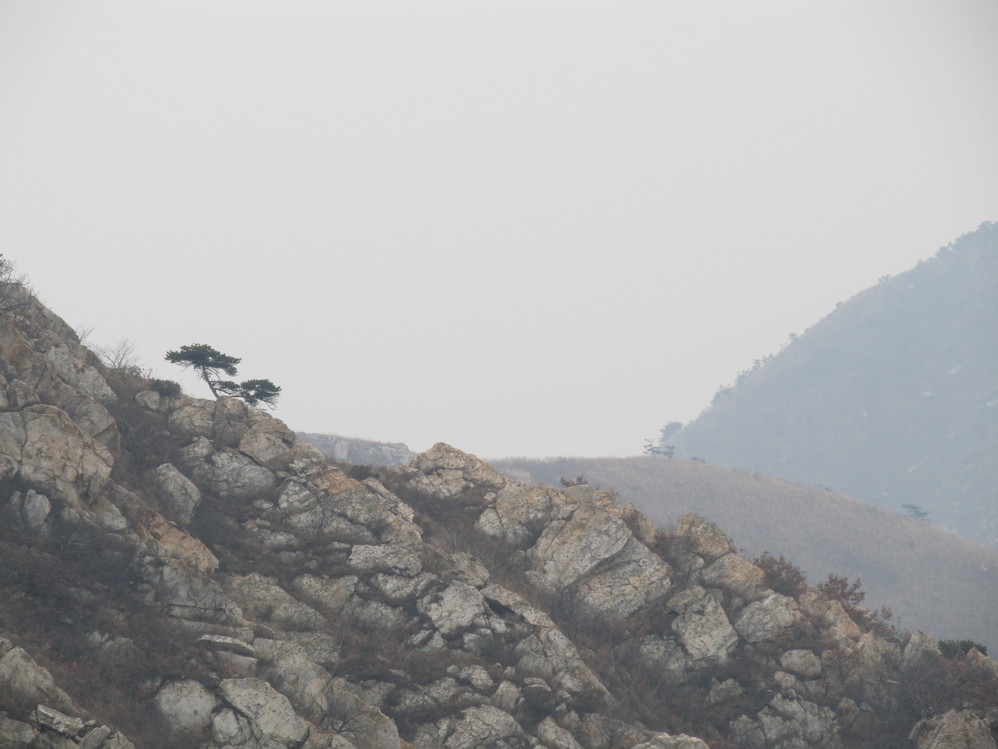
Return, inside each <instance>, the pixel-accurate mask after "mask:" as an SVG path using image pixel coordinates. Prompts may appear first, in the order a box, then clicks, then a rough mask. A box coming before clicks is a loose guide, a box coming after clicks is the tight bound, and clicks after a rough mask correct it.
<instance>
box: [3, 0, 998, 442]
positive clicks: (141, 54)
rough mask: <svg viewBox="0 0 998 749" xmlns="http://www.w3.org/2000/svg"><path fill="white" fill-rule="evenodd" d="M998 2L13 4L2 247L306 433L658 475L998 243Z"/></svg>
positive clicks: (85, 321)
mask: <svg viewBox="0 0 998 749" xmlns="http://www.w3.org/2000/svg"><path fill="white" fill-rule="evenodd" d="M996 39H998V3H996V2H995V1H994V0H937V1H935V2H929V1H927V0H877V1H876V2H869V0H862V1H858V0H855V1H854V0H834V2H831V1H829V2H811V1H804V0H793V1H788V2H770V1H768V0H760V1H758V2H752V3H746V2H744V1H743V0H738V1H737V2H736V1H734V0H732V1H730V2H709V1H707V2H692V1H690V2H685V1H684V2H678V1H673V0H655V1H654V2H628V1H626V0H624V1H615V2H600V3H593V2H578V1H577V0H572V1H571V2H569V1H567V0H566V1H565V2H545V1H544V0H541V1H540V2H538V1H536V0H532V1H531V2H516V1H513V2H509V1H503V2H475V1H472V0H459V1H455V2H411V1H407V2H377V1H375V2H371V1H369V0H364V1H363V2H361V1H360V0H358V1H357V2H349V3H347V2H336V1H335V0H322V1H314V2H309V1H307V0H297V1H292V2H277V1H276V0H273V1H272V2H262V1H261V0H197V1H196V2H195V1H185V0H170V2H136V1H135V0H118V1H117V2H109V1H106V0H87V2H79V1H78V0H61V1H54V0H0V252H3V253H4V254H6V256H7V257H9V258H11V259H13V260H15V261H16V262H17V264H18V266H19V268H20V269H21V270H22V271H24V272H26V273H27V274H28V275H29V277H30V279H31V281H32V283H33V285H34V286H35V288H36V291H37V292H38V294H39V296H40V297H41V298H42V300H43V301H44V302H46V303H47V304H48V305H49V306H50V307H51V308H52V309H53V310H54V311H55V312H57V313H58V314H60V315H61V316H62V317H64V318H65V319H66V320H67V322H69V323H70V324H71V325H73V326H74V327H77V328H92V330H93V332H92V333H91V337H90V340H91V341H92V342H94V343H104V344H106V343H110V342H112V341H113V340H115V339H129V340H131V341H134V342H136V343H137V344H138V347H139V355H140V358H141V362H142V364H143V365H145V366H146V367H148V368H150V369H151V370H153V372H154V374H155V375H156V376H159V377H168V378H171V379H179V380H181V381H182V382H183V383H184V386H185V389H186V390H187V391H188V392H190V393H192V394H195V395H203V396H207V395H208V393H207V389H206V388H205V387H204V386H203V385H200V384H198V383H197V382H196V381H194V380H193V379H192V378H191V377H189V376H187V375H184V374H182V373H181V371H180V370H179V369H178V368H176V367H175V366H173V365H170V364H168V363H166V362H165V361H163V356H164V353H165V352H166V351H167V350H168V349H172V348H178V347H179V346H181V345H183V344H186V343H195V342H203V343H209V344H211V345H213V346H215V347H216V348H219V349H221V350H222V351H224V352H226V353H229V354H232V355H235V356H241V357H242V358H243V364H242V366H241V367H240V371H239V378H240V379H248V378H253V377H267V378H270V379H272V380H274V381H275V382H276V383H278V384H279V385H281V386H283V388H284V394H283V396H282V398H281V400H280V403H279V407H278V409H277V410H276V412H275V414H276V415H277V416H279V417H280V418H282V419H284V420H285V421H286V422H287V423H288V424H289V426H291V427H292V428H294V429H297V430H304V431H321V432H329V433H335V434H343V435H348V436H355V437H365V438H371V439H379V440H389V441H401V442H406V443H407V444H408V445H409V446H410V447H411V448H413V449H416V450H422V449H425V448H427V447H429V446H430V445H431V444H432V443H434V442H437V441H446V442H450V443H451V444H453V445H455V446H457V447H460V448H461V449H464V450H467V451H469V452H474V453H477V454H479V455H482V456H484V457H502V456H510V455H529V456H543V455H559V454H560V455H586V456H596V455H630V454H638V453H640V452H641V448H642V446H643V441H644V438H653V437H657V435H658V430H659V428H660V427H661V426H662V425H663V424H665V423H666V422H668V421H673V420H677V421H688V420H690V419H693V418H695V417H696V415H697V414H698V413H699V412H700V411H701V410H702V409H703V408H704V407H705V406H706V405H707V404H708V403H709V401H710V399H711V397H712V396H713V394H714V392H715V391H716V390H717V389H718V387H719V386H720V385H723V384H728V383H730V382H731V381H732V380H733V378H734V376H735V374H736V373H737V372H738V371H739V370H741V369H745V368H746V367H749V366H751V364H752V361H753V360H754V359H755V358H757V357H761V356H763V355H765V354H767V353H771V352H774V351H776V350H778V349H779V347H780V345H781V344H782V343H783V342H784V341H785V340H786V339H787V336H788V334H789V333H791V332H795V333H801V332H803V331H804V330H805V329H806V328H807V327H809V326H810V325H812V324H814V323H815V322H816V321H817V320H818V319H820V318H821V317H822V316H824V315H825V314H827V313H828V312H830V311H831V310H832V309H833V308H834V306H835V304H836V302H838V301H843V300H845V299H848V298H849V297H851V296H852V295H854V294H856V293H858V292H859V291H861V290H863V289H864V288H866V287H868V286H871V285H873V284H874V283H876V281H877V279H878V278H879V277H880V276H882V275H884V274H894V273H899V272H902V271H904V270H906V269H908V268H910V267H911V266H913V265H914V264H915V263H916V262H917V261H918V260H919V259H922V258H927V257H930V256H931V255H933V254H934V253H935V251H936V250H937V249H938V248H939V247H940V246H941V245H945V244H948V243H949V242H950V241H952V240H954V239H956V237H957V236H959V235H960V234H963V233H965V232H968V231H971V230H973V229H975V228H976V227H977V226H978V225H979V224H980V223H981V222H982V221H985V220H995V219H998V44H996V41H995V40H996Z"/></svg>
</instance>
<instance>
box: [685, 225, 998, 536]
mask: <svg viewBox="0 0 998 749" xmlns="http://www.w3.org/2000/svg"><path fill="white" fill-rule="evenodd" d="M996 332H998V224H991V223H987V224H983V225H982V226H981V227H980V228H979V229H978V230H977V231H975V232H973V233H970V234H967V235H964V236H963V237H961V238H960V239H959V240H957V241H956V242H954V243H953V244H951V245H950V246H948V247H945V248H943V249H941V250H940V251H939V253H938V254H937V256H936V257H934V258H932V259H930V260H926V261H924V262H922V263H920V264H919V265H918V266H916V267H915V268H913V269H912V270H910V271H908V272H906V273H903V274H900V275H898V276H895V277H892V278H886V279H883V280H882V281H881V283H879V284H878V285H877V286H875V287H873V288H870V289H867V290H866V291H864V292H862V293H861V294H859V295H857V296H856V297H854V298H853V299H850V300H849V301H848V302H845V303H843V304H841V305H840V306H839V307H838V308H837V309H836V310H835V311H834V312H832V313H831V314H829V315H828V316H827V317H825V318H824V319H823V320H821V321H820V322H819V323H817V324H816V325H814V326H813V327H812V328H810V329H809V330H807V331H806V332H805V333H804V334H802V335H800V336H798V337H797V338H796V339H795V340H794V341H792V342H791V343H790V344H789V345H788V346H786V347H785V348H784V349H783V350H782V351H781V352H780V353H778V354H777V355H775V356H773V357H772V358H770V359H768V360H767V361H766V362H765V363H764V364H762V366H760V367H758V368H757V369H755V370H754V371H751V372H750V373H747V374H746V375H745V376H744V377H742V378H740V380H741V381H740V382H739V383H738V384H736V385H735V386H734V387H732V388H730V389H726V390H723V391H721V392H720V393H719V394H718V396H717V397H716V398H715V400H714V403H713V404H712V406H711V407H710V408H708V409H707V410H706V411H704V413H702V414H701V415H700V417H699V418H697V419H696V420H695V421H694V422H692V423H691V424H688V425H687V426H686V427H684V428H683V429H682V431H680V432H679V433H678V434H677V435H675V436H673V437H671V438H670V442H671V443H672V444H673V445H674V446H675V448H676V455H677V456H684V457H694V456H696V457H699V458H702V459H705V460H707V461H708V462H711V463H716V464H719V465H727V466H732V467H735V468H741V469H743V470H746V471H758V472H761V473H764V474H768V475H773V476H781V477H783V478H787V479H790V480H793V481H798V482H801V483H808V484H817V485H821V486H828V487H832V488H833V489H835V490H837V491H841V492H844V493H847V494H851V495H853V496H856V497H859V498H861V499H864V500H866V501H869V502H873V503H875V504H878V505H882V506H885V507H889V508H891V509H894V510H901V508H902V505H905V504H909V505H914V506H916V507H920V508H922V510H924V511H925V512H926V513H927V514H928V519H929V520H930V522H934V523H937V524H939V525H942V526H944V527H948V528H952V529H954V530H957V531H958V532H960V533H962V534H964V535H966V536H968V537H969V538H973V539H976V540H978V541H981V542H983V543H986V544H988V545H992V546H995V545H998V345H996V344H995V341H996Z"/></svg>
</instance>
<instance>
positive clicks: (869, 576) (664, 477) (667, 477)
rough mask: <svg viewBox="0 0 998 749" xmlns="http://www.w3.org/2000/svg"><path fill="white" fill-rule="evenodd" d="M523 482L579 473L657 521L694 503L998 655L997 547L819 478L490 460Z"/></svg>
mask: <svg viewBox="0 0 998 749" xmlns="http://www.w3.org/2000/svg"><path fill="white" fill-rule="evenodd" d="M493 465H494V466H495V467H496V468H497V469H498V470H500V471H503V472H505V473H507V474H508V475H510V476H512V477H514V478H517V479H527V480H531V481H536V482H541V483H545V484H549V485H552V486H558V485H559V481H560V478H561V477H562V476H578V475H580V474H581V475H583V476H585V477H586V479H588V480H589V481H590V482H592V483H594V484H599V485H600V486H602V487H603V488H605V489H614V490H615V491H617V492H618V493H619V494H620V498H621V501H622V502H632V503H633V504H634V505H635V506H636V507H638V508H639V509H640V510H641V511H642V512H644V513H645V514H647V515H648V516H649V517H650V518H651V519H652V520H653V521H654V522H655V524H656V525H659V526H662V527H670V526H672V525H673V524H674V523H675V521H676V519H677V518H679V517H680V516H682V515H684V514H685V513H688V512H696V513H698V514H701V515H704V516H706V517H707V518H709V519H711V520H713V521H714V522H716V523H717V524H718V525H719V526H720V527H721V528H722V529H723V530H724V531H725V532H727V533H728V534H729V535H731V537H732V538H733V539H734V541H735V544H736V546H737V547H738V548H739V550H741V553H742V555H743V556H744V557H746V558H749V559H752V558H754V557H757V556H759V555H760V554H762V552H764V551H769V552H771V553H773V554H784V555H785V556H786V557H787V559H788V560H791V561H793V562H794V563H796V564H797V565H799V566H800V567H801V568H803V569H804V570H805V571H806V572H807V574H808V579H809V581H810V582H811V583H812V584H817V583H819V582H821V581H822V580H824V579H825V578H827V576H828V575H829V574H832V573H834V574H838V575H844V576H846V577H848V578H857V577H858V578H861V579H862V581H863V589H864V590H865V591H866V599H865V601H864V604H865V605H866V606H868V607H870V608H879V607H881V606H886V607H889V608H890V609H892V610H893V612H894V615H895V622H896V623H897V624H899V625H900V627H901V628H902V629H906V630H913V629H921V630H924V631H926V632H928V633H929V634H930V635H932V636H933V637H938V638H940V639H961V638H970V639H973V640H975V641H978V642H981V643H983V644H985V645H987V646H988V647H989V649H991V650H992V652H998V551H996V550H993V549H989V548H986V547H984V546H980V545H978V544H975V543H973V542H971V541H968V540H966V539H964V538H962V537H960V536H957V535H956V534H953V533H949V532H947V531H944V530H942V529H940V528H938V527H935V526H932V525H929V524H928V523H925V522H922V521H919V520H915V519H913V518H910V517H907V516H905V515H900V514H897V513H892V512H888V511H886V510H884V509H881V508H877V507H874V506H872V505H869V504H866V503H864V502H860V501H859V500H856V499H853V498H851V497H847V496H844V495H840V494H835V493H833V492H830V491H826V490H824V489H820V488H816V487H808V486H801V485H799V484H793V483H790V482H788V481H783V480H780V479H774V478H770V477H767V476H761V475H754V474H751V473H746V472H744V471H738V470H734V469H729V468H720V467H717V466H711V465H704V464H701V463H696V462H692V461H686V460H667V459H665V458H650V457H635V458H601V459H582V458H551V459H546V460H526V459H509V460H502V461H494V462H493Z"/></svg>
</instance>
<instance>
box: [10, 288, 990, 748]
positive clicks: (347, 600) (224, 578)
mask: <svg viewBox="0 0 998 749" xmlns="http://www.w3.org/2000/svg"><path fill="white" fill-rule="evenodd" d="M8 293H12V292H10V291H9V290H8ZM19 293H23V299H22V300H21V301H22V302H23V303H22V304H15V305H6V307H7V309H6V310H5V311H4V312H2V313H0V315H2V317H0V482H2V483H0V747H46V748H52V749H73V748H74V747H81V748H83V749H112V748H113V749H126V748H127V747H139V748H145V747H153V748H158V747H185V748H186V747H197V748H201V749H223V748H225V749H228V748H230V747H231V748H235V747H242V748H245V749H292V748H295V747H306V748H309V749H402V748H403V747H405V748H407V749H408V748H410V747H415V748H416V749H477V748H479V747H494V748H495V749H527V748H541V747H544V748H546V749H705V748H706V747H712V748H713V749H726V748H731V747H745V748H746V749H763V748H766V749H800V748H803V747H827V748H829V749H854V748H860V749H861V748H863V747H870V748H871V749H872V748H873V747H878V748H881V749H883V748H885V747H888V748H889V747H914V748H916V749H929V747H932V748H933V749H944V748H948V747H953V748H956V747H960V748H964V747H967V748H970V747H974V748H975V749H977V748H978V747H979V748H981V749H983V748H985V747H995V740H994V736H995V731H996V728H998V710H996V708H995V705H996V702H998V697H996V695H998V664H996V663H995V662H994V661H993V660H990V659H988V658H987V657H986V656H985V655H984V654H982V653H981V652H980V651H979V650H977V649H975V648H973V647H968V648H967V649H966V650H965V651H961V652H958V653H956V654H954V653H952V652H949V651H947V653H946V654H944V653H943V652H942V651H941V650H940V647H939V644H938V643H937V641H936V640H934V639H933V638H932V637H931V636H930V635H931V633H929V634H923V633H902V632H899V631H897V630H895V629H893V628H891V627H890V626H888V625H887V624H885V623H884V621H883V620H881V619H879V618H878V617H877V616H876V615H875V614H873V613H871V612H868V611H865V610H863V609H861V608H859V607H857V606H855V605H851V603H850V601H849V600H848V599H843V600H840V599H838V598H836V597H835V596H831V595H826V594H825V593H822V592H820V591H818V590H817V589H815V588H811V587H808V586H806V585H800V586H796V587H794V586H792V585H786V582H787V580H785V579H782V578H780V576H779V574H776V575H775V576H774V570H763V569H760V568H759V567H756V566H754V565H753V564H751V563H750V562H748V561H746V560H745V559H743V558H741V557H740V556H738V554H737V553H736V550H735V545H734V543H733V542H732V540H731V538H729V537H728V536H727V535H726V534H725V533H724V531H723V530H722V529H721V528H719V527H718V526H717V525H716V524H715V523H714V522H711V521H710V520H708V519H706V518H703V517H700V516H697V515H685V516H683V517H681V518H680V520H679V521H678V522H677V523H676V524H675V527H671V528H656V527H654V526H653V524H652V523H651V522H650V521H649V520H648V519H647V518H646V517H645V516H643V515H642V514H641V513H639V512H638V511H637V510H635V509H634V508H633V507H630V506H622V505H621V504H620V502H619V501H618V499H617V497H616V496H615V495H614V494H613V493H612V492H606V491H600V490H597V489H595V488H593V487H590V486H588V485H586V484H584V483H578V484H577V485H574V486H566V487H564V488H563V489H562V490H556V489H552V488H549V487H544V486H538V485H531V484H526V483H520V482H517V481H513V480H510V479H508V478H505V477H503V476H502V475H500V474H499V473H498V472H496V471H495V470H493V469H492V468H491V467H490V466H488V465H486V464H484V463H483V462H482V461H480V460H478V459H477V458H475V457H474V456H471V455H468V454H465V453H463V452H461V451H460V450H457V449H455V448H453V447H450V446H448V445H446V444H438V445H436V446H435V447H433V448H432V449H431V450H429V451H427V452H425V453H422V454H420V455H418V456H416V457H415V458H414V459H413V460H412V461H411V462H410V463H409V464H408V465H406V466H403V467H383V468H378V469H372V468H370V467H365V468H363V469H361V468H360V467H350V466H340V467H337V466H336V465H334V464H332V463H331V462H330V461H329V460H328V459H327V458H326V457H324V456H323V455H322V454H321V453H320V452H319V451H318V450H317V449H316V448H314V447H313V446H311V445H309V444H307V443H305V442H303V441H301V440H300V439H298V438H297V437H296V435H295V434H294V433H293V432H292V431H291V430H290V429H289V428H288V427H287V426H285V424H283V423H282V422H281V421H280V420H278V419H276V418H274V417H272V416H270V415H269V414H267V413H264V412H262V411H260V410H256V409H254V408H251V407H249V406H247V405H246V404H245V403H243V402H242V401H239V400H234V399H231V398H225V397H222V398H219V399H218V400H200V399H196V398H191V397H188V396H186V395H183V394H181V393H179V391H178V389H177V388H176V386H175V385H174V384H173V383H168V382H163V381H155V380H153V381H150V380H148V379H145V378H143V377H142V376H140V375H139V374H137V373H135V372H132V371H127V370H115V369H108V368H106V367H105V366H103V365H102V364H101V362H100V361H99V360H98V359H97V358H96V357H95V356H94V355H93V354H92V353H91V352H89V351H88V350H87V349H86V348H85V347H84V346H82V345H81V344H80V342H79V340H78V339H77V337H76V336H75V334H74V333H73V332H72V330H71V329H70V327H69V326H68V325H66V324H65V323H64V322H63V321H61V320H60V319H58V318H57V317H56V316H54V315H53V314H52V313H51V312H49V311H48V310H47V309H46V308H44V307H43V306H41V305H40V304H39V303H38V302H37V301H36V300H35V299H34V298H32V297H30V295H27V294H26V292H19ZM776 572H779V570H777V571H776Z"/></svg>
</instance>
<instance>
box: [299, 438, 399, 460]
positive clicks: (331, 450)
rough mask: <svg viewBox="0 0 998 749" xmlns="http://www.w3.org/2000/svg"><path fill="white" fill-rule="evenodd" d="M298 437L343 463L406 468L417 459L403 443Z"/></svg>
mask: <svg viewBox="0 0 998 749" xmlns="http://www.w3.org/2000/svg"><path fill="white" fill-rule="evenodd" d="M297 436H298V437H299V438H300V439H303V440H304V441H305V442H308V443H309V444H312V445H315V446H316V447H317V448H319V452H321V453H322V454H323V455H325V456H326V457H327V458H330V459H332V460H335V461H339V462H341V463H353V464H354V465H362V466H404V465H408V464H409V463H410V462H411V461H412V459H413V458H415V457H416V453H414V452H413V451H412V450H410V449H409V448H408V447H407V446H406V445H404V444H402V443H401V442H375V441H373V440H362V439H355V438H352V437H340V436H339V435H336V434H317V433H315V432H297Z"/></svg>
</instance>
